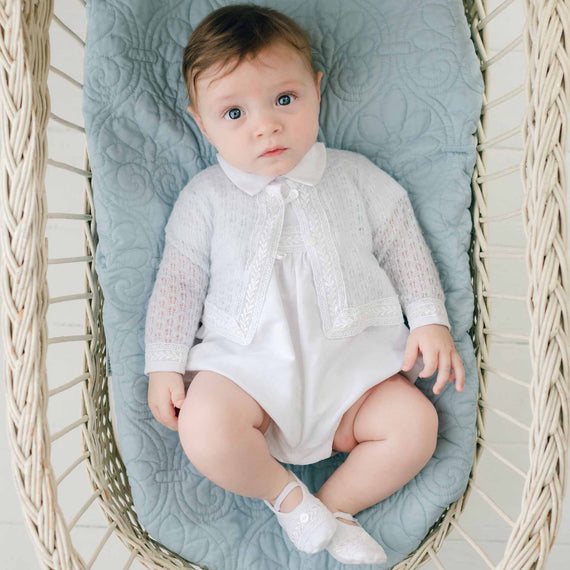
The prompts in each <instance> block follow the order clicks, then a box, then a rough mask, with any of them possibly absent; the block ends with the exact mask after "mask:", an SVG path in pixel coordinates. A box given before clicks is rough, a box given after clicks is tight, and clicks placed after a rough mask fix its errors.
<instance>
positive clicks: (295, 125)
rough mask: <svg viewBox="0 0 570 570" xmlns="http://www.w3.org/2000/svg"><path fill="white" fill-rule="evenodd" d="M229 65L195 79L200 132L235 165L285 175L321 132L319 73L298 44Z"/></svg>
mask: <svg viewBox="0 0 570 570" xmlns="http://www.w3.org/2000/svg"><path fill="white" fill-rule="evenodd" d="M228 68H231V65H229V67H224V68H221V69H216V68H211V69H207V70H206V71H205V72H204V73H203V74H202V75H201V76H200V77H199V78H198V81H197V82H196V94H197V108H193V107H188V110H189V111H190V113H191V114H192V116H193V117H194V119H195V120H196V122H197V124H198V126H199V127H200V130H201V131H202V133H204V135H205V136H206V137H207V139H208V140H209V141H210V142H211V143H212V144H213V145H214V146H215V147H216V149H217V151H218V152H219V153H220V154H221V155H222V157H223V158H224V159H225V160H226V161H227V162H229V163H230V164H231V165H232V166H235V167H236V168H239V169H241V170H244V171H246V172H253V173H256V174H261V175H264V176H271V177H275V176H280V175H282V174H285V173H286V172H288V171H289V170H291V169H292V168H293V167H295V166H296V165H297V164H298V163H299V161H300V160H301V159H302V158H303V156H304V155H305V153H306V152H307V151H308V150H309V149H310V148H311V147H312V146H313V144H314V143H315V141H316V139H317V134H318V131H319V108H320V101H321V91H320V86H321V77H322V73H321V72H319V73H318V76H317V79H316V80H315V78H314V75H313V74H312V73H311V72H310V71H309V69H308V68H307V65H306V64H305V62H304V61H303V59H302V58H301V56H300V55H299V54H298V53H297V52H296V51H295V49H294V48H292V47H290V46H288V45H286V44H283V43H277V44H275V45H273V46H270V47H268V48H267V49H265V50H264V51H262V52H261V53H260V54H259V55H258V56H257V57H256V58H255V59H249V60H245V61H243V62H242V63H240V64H239V65H238V66H237V67H236V68H235V69H234V70H233V71H232V72H231V73H229V74H227V75H224V73H225V71H226V70H227V69H228Z"/></svg>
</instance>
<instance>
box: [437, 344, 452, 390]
mask: <svg viewBox="0 0 570 570" xmlns="http://www.w3.org/2000/svg"><path fill="white" fill-rule="evenodd" d="M438 367H439V372H438V374H437V380H436V382H435V385H436V386H442V387H443V386H445V384H446V382H447V379H448V378H449V369H450V368H451V358H450V355H449V354H447V353H444V352H440V353H439V365H438Z"/></svg>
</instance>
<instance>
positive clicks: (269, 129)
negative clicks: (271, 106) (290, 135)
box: [256, 113, 282, 137]
mask: <svg viewBox="0 0 570 570" xmlns="http://www.w3.org/2000/svg"><path fill="white" fill-rule="evenodd" d="M281 128H282V124H281V121H279V119H278V118H277V117H276V116H275V114H274V113H263V114H260V116H259V118H258V121H257V125H256V134H257V136H258V137H261V136H266V135H271V134H274V133H277V132H279V131H280V130H281Z"/></svg>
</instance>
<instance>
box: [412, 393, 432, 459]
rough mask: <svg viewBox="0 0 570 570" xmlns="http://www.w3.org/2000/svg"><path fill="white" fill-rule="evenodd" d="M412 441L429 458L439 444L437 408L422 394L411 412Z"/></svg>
mask: <svg viewBox="0 0 570 570" xmlns="http://www.w3.org/2000/svg"><path fill="white" fill-rule="evenodd" d="M409 417H410V431H409V438H410V443H412V445H415V446H416V447H417V448H418V449H419V450H420V452H423V453H425V455H426V456H427V458H429V457H431V456H432V455H433V452H434V451H435V448H436V445H437V434H438V428H439V418H438V415H437V410H436V409H435V407H434V405H433V404H432V403H431V401H430V400H428V398H426V397H425V396H423V395H422V397H421V398H418V400H417V401H416V402H415V403H414V406H413V410H411V413H410V416H409Z"/></svg>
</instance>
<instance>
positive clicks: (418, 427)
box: [316, 374, 438, 515]
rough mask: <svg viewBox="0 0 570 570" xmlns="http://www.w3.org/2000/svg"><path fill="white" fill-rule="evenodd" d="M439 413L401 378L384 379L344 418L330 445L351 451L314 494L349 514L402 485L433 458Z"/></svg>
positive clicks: (329, 504)
mask: <svg viewBox="0 0 570 570" xmlns="http://www.w3.org/2000/svg"><path fill="white" fill-rule="evenodd" d="M437 425H438V420H437V412H436V410H435V408H434V407H433V405H432V403H431V402H430V401H429V400H428V399H427V398H426V397H425V396H424V395H423V394H422V393H421V392H420V390H419V389H418V388H416V387H415V386H414V385H413V384H412V383H411V382H409V381H408V380H407V379H406V378H404V377H403V376H400V375H399V374H396V375H394V376H392V377H391V378H389V379H387V380H384V381H383V382H382V383H380V384H378V385H377V386H375V387H374V388H372V389H371V390H369V391H368V392H367V393H366V394H365V396H364V397H363V398H361V399H360V400H359V401H358V402H356V404H355V405H354V406H352V407H351V408H350V409H349V410H348V412H347V413H346V414H345V415H344V416H343V419H342V420H341V423H340V425H339V427H338V429H337V432H336V434H335V439H334V443H333V447H334V449H336V450H337V451H346V452H350V454H349V456H348V457H347V459H346V461H345V462H344V463H343V464H342V465H341V466H340V467H339V468H338V469H337V470H336V471H335V472H334V473H333V474H332V475H331V477H330V478H329V479H328V480H327V481H326V482H325V484H324V485H323V486H322V487H321V489H320V490H319V492H318V493H316V496H317V497H318V498H319V499H321V501H322V502H323V503H324V504H325V505H326V506H327V507H328V508H329V509H330V510H331V511H333V512H335V511H342V512H345V513H350V514H352V515H354V514H356V513H358V512H360V511H361V510H363V509H365V508H367V507H370V506H371V505H375V504H376V503H378V502H380V501H382V500H383V499H385V498H386V497H388V496H390V495H391V494H392V493H394V492H395V491H397V490H398V489H400V488H401V487H403V486H404V485H405V484H406V483H407V482H408V481H409V480H410V479H412V478H413V477H414V476H415V475H416V474H417V473H419V471H420V470H421V469H422V467H423V466H424V465H425V464H426V463H427V462H428V460H429V459H430V457H431V456H432V455H433V452H434V450H435V446H436V442H437Z"/></svg>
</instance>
